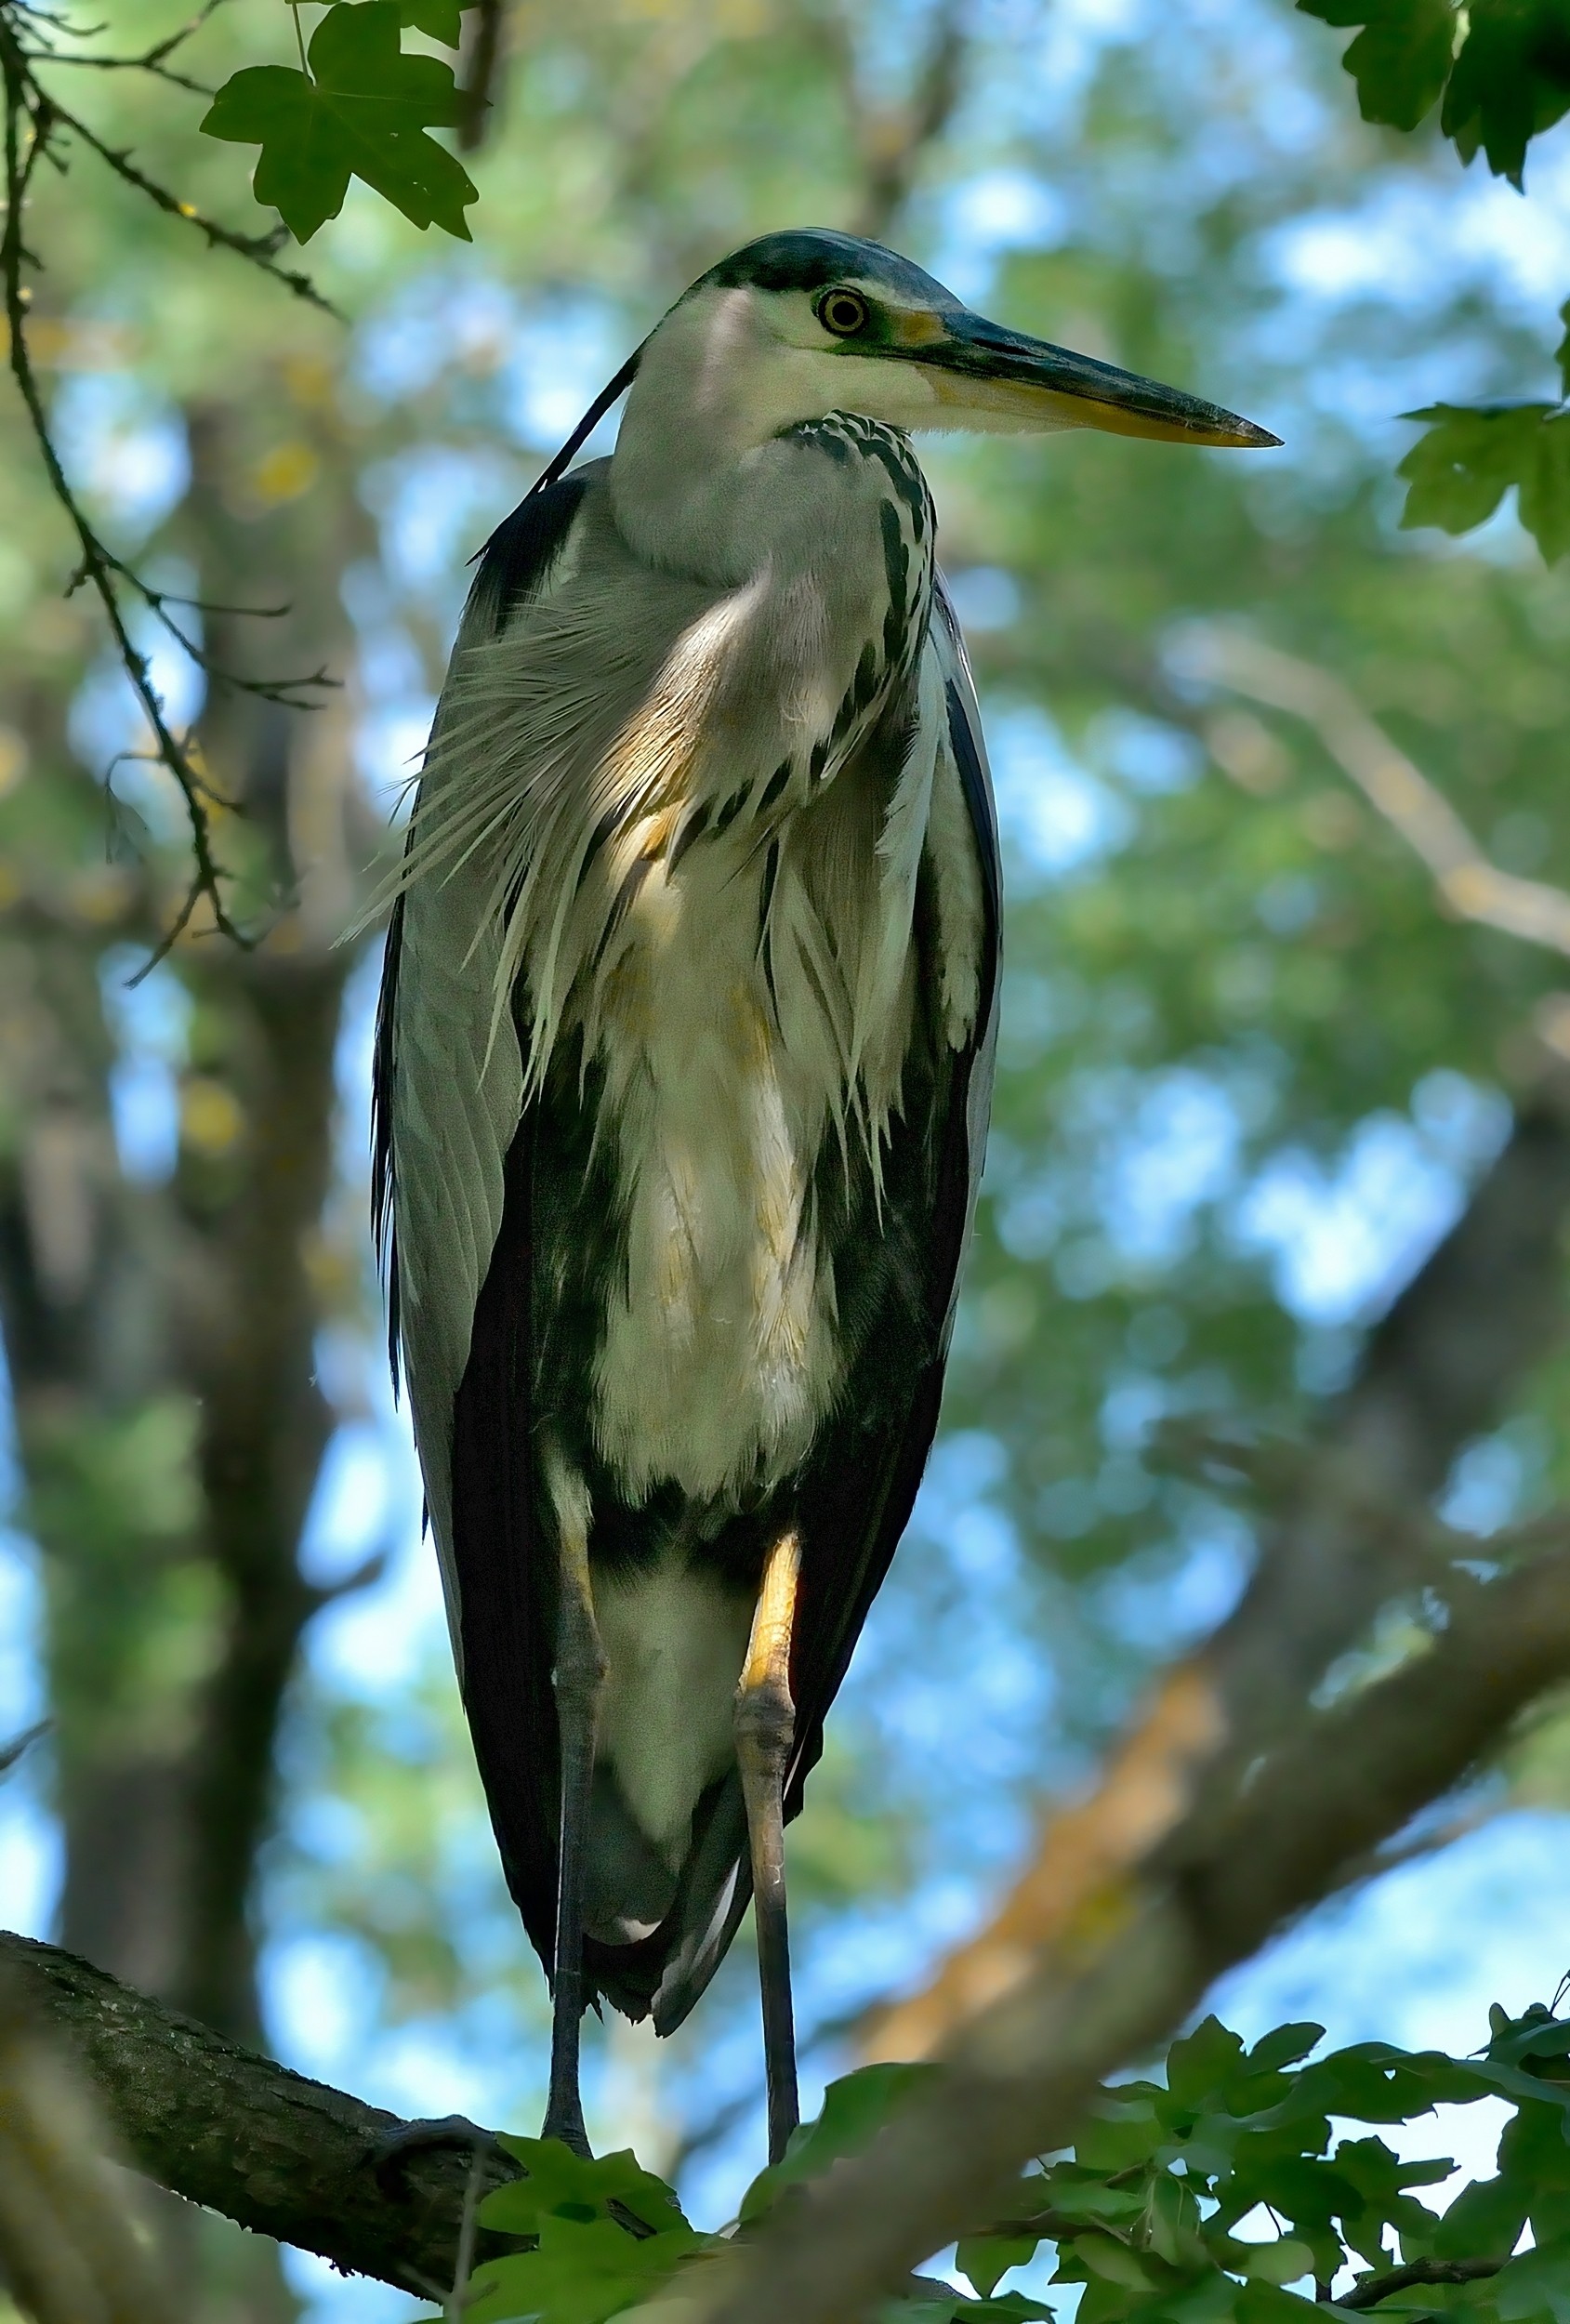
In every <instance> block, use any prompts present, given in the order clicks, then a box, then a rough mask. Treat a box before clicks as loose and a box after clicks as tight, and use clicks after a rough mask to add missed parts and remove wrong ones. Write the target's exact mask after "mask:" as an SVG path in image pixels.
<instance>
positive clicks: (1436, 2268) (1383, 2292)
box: [1331, 2260, 1505, 2309]
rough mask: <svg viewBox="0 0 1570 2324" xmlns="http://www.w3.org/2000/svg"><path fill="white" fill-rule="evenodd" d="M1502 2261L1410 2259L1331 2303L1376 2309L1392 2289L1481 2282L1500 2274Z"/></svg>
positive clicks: (1406, 2289)
mask: <svg viewBox="0 0 1570 2324" xmlns="http://www.w3.org/2000/svg"><path fill="white" fill-rule="evenodd" d="M1504 2265H1505V2262H1504V2261H1503V2260H1409V2261H1408V2262H1407V2264H1406V2265H1405V2267H1392V2268H1390V2269H1388V2270H1387V2271H1386V2273H1385V2274H1384V2275H1382V2276H1365V2277H1364V2278H1363V2279H1362V2281H1361V2282H1360V2283H1356V2284H1354V2285H1353V2286H1352V2290H1351V2291H1343V2292H1342V2293H1341V2295H1340V2297H1339V2299H1338V2300H1335V2301H1333V2302H1332V2303H1331V2305H1332V2306H1333V2307H1338V2308H1354V2309H1355V2308H1377V2307H1378V2306H1379V2302H1380V2301H1381V2300H1388V2299H1389V2298H1390V2296H1391V2293H1392V2291H1410V2290H1411V2288H1412V2287H1413V2285H1414V2284H1479V2283H1483V2282H1484V2281H1485V2280H1486V2279H1487V2278H1488V2277H1490V2276H1497V2274H1498V2273H1499V2270H1500V2269H1501V2268H1502V2267H1503V2266H1504Z"/></svg>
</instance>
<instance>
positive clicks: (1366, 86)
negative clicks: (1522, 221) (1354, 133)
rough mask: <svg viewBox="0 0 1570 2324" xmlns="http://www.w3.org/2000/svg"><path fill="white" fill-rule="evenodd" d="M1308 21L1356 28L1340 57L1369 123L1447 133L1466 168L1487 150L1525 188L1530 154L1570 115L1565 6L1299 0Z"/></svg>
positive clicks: (1482, 0)
mask: <svg viewBox="0 0 1570 2324" xmlns="http://www.w3.org/2000/svg"><path fill="white" fill-rule="evenodd" d="M1298 5H1299V7H1300V8H1301V9H1302V11H1303V13H1304V14H1305V15H1306V16H1316V17H1318V18H1320V19H1321V20H1323V21H1324V22H1325V23H1326V24H1337V25H1356V26H1357V27H1358V28H1359V29H1358V32H1357V36H1356V38H1355V39H1354V40H1353V41H1352V43H1351V45H1350V46H1349V47H1348V49H1347V52H1346V55H1345V57H1344V58H1343V59H1342V62H1343V63H1344V65H1345V67H1346V69H1347V71H1348V72H1349V73H1351V74H1352V79H1353V80H1354V81H1355V82H1356V84H1357V101H1358V106H1359V109H1360V111H1361V112H1362V114H1363V117H1364V119H1365V121H1376V122H1381V123H1383V124H1385V125H1387V126H1388V127H1391V128H1394V129H1415V128H1417V127H1418V124H1419V123H1420V122H1421V121H1423V120H1424V119H1425V118H1426V117H1427V115H1428V114H1429V113H1431V112H1432V110H1433V108H1434V106H1435V105H1436V104H1441V103H1442V111H1441V113H1440V127H1441V129H1442V131H1443V133H1444V135H1445V137H1447V138H1449V139H1451V141H1452V143H1453V144H1454V145H1455V147H1456V150H1457V152H1458V153H1459V154H1460V156H1461V159H1462V160H1463V161H1464V162H1470V161H1471V158H1472V156H1473V155H1474V154H1475V153H1478V152H1481V153H1482V154H1483V155H1484V159H1485V160H1486V162H1487V164H1488V166H1489V168H1490V169H1491V170H1492V171H1493V172H1494V174H1495V176H1496V177H1499V178H1509V179H1510V180H1511V184H1512V185H1515V186H1519V185H1520V184H1521V181H1522V174H1523V172H1524V169H1525V166H1526V148H1527V146H1528V145H1529V144H1530V143H1531V141H1532V139H1534V138H1535V137H1537V136H1539V135H1540V134H1541V133H1542V131H1543V130H1545V129H1550V128H1551V127H1552V126H1553V125H1554V123H1555V122H1556V121H1558V120H1559V119H1560V118H1561V116H1562V115H1563V113H1564V112H1566V111H1570V19H1567V18H1566V15H1565V12H1564V9H1563V7H1562V6H1561V5H1560V0H1471V6H1470V7H1457V6H1454V5H1453V4H1452V0H1298Z"/></svg>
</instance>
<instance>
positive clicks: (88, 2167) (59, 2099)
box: [0, 1964, 171, 2324]
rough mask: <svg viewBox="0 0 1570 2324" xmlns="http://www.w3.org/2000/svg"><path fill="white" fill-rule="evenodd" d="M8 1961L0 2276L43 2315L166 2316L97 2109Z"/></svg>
mask: <svg viewBox="0 0 1570 2324" xmlns="http://www.w3.org/2000/svg"><path fill="white" fill-rule="evenodd" d="M30 1998H31V1997H30V1992H29V1984H28V1981H27V1980H25V1979H24V1978H23V1977H21V1976H20V1975H18V1974H16V1973H15V1972H14V1971H13V1970H11V1969H9V1968H8V1967H6V1966H4V1965H3V1964H0V2285H5V2286H7V2287H8V2288H9V2289H10V2290H11V2291H14V2292H15V2294H16V2296H17V2298H18V2300H19V2301H20V2303H21V2305H22V2310H23V2312H24V2314H26V2315H28V2316H31V2317H36V2318H37V2324H165V2319H166V2318H167V2317H169V2315H170V2313H171V2311H170V2309H169V2305H168V2303H167V2300H166V2298H165V2291H164V2287H163V2285H162V2284H160V2283H159V2281H158V2280H157V2277H156V2273H155V2271H154V2269H153V2266H152V2262H151V2260H150V2258H149V2255H148V2251H147V2248H146V2237H145V2234H144V2233H143V2232H141V2231H140V2223H139V2221H138V2220H137V2219H136V2218H135V2217H134V2216H133V2214H132V2212H131V2208H130V2206H129V2204H128V2202H127V2201H126V2199H125V2189H124V2187H123V2186H122V2185H117V2184H116V2182H115V2179H114V2177H113V2175H112V2173H111V2172H110V2170H109V2169H108V2167H107V2165H106V2163H105V2160H104V2159H103V2157H102V2154H101V2152H100V2141H99V2136H98V2134H97V2133H98V2126H97V2123H96V2121H95V2119H94V2110H93V2108H92V2107H91V2106H89V2105H88V2103H87V2098H86V2093H85V2092H84V2091H83V2090H82V2088H81V2087H80V2086H79V2082H78V2079H77V2077H76V2076H75V2075H73V2073H71V2072H70V2071H69V2070H68V2069H67V2067H66V2065H65V2062H64V2061H63V2059H61V2058H60V2057H59V2055H58V2054H57V2053H56V2049H55V2045H54V2044H53V2043H52V2042H50V2041H49V2040H46V2037H45V2035H44V2034H43V2032H42V2030H41V2028H40V2027H39V2025H38V2023H37V2020H36V2016H35V2014H34V2013H33V2010H32V2009H31V2008H30V2007H29V2001H30Z"/></svg>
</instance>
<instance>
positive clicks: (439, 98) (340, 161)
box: [202, 0, 479, 242]
mask: <svg viewBox="0 0 1570 2324" xmlns="http://www.w3.org/2000/svg"><path fill="white" fill-rule="evenodd" d="M408 26H413V27H414V28H416V30H418V31H420V32H422V33H427V34H429V37H430V38H431V39H433V40H437V41H441V42H442V43H443V44H444V45H445V46H448V47H455V46H457V41H458V31H459V0H334V5H333V6H332V7H329V8H328V10H327V13H326V15H325V16H324V17H323V20H322V21H321V23H320V24H319V25H318V26H317V28H316V30H315V32H314V33H312V35H311V39H310V47H309V48H308V49H307V51H306V53H305V56H304V58H303V59H302V61H301V64H300V66H299V67H298V68H296V67H295V66H292V65H283V64H255V65H246V66H244V68H243V69H242V70H241V71H240V72H238V73H233V74H231V77H230V79H229V80H227V81H226V82H225V83H224V85H223V86H222V87H221V88H220V89H219V90H218V94H217V96H216V97H215V99H213V103H212V107H211V109H210V111H209V112H208V113H207V115H206V118H205V119H204V122H203V124H202V127H203V129H204V132H205V134H206V135H207V136H208V137H211V138H223V139H228V140H229V141H230V142H231V143H232V144H236V145H259V146H260V147H261V155H260V158H259V160H258V161H257V167H256V175H255V178H253V180H252V185H253V191H255V193H256V197H257V201H258V202H266V203H270V205H271V206H272V207H273V208H274V209H275V210H276V211H277V212H278V214H279V216H280V217H281V218H283V220H284V224H285V225H286V226H287V227H288V229H289V231H290V232H291V233H292V234H293V235H294V237H295V239H296V241H297V242H309V241H310V237H311V236H312V234H314V233H315V232H316V231H317V229H318V228H319V227H320V226H323V225H324V224H325V222H326V220H327V219H328V218H336V216H337V215H338V212H339V211H340V210H341V209H342V207H343V205H344V199H345V196H346V195H347V194H348V192H349V184H350V178H363V179H364V181H365V183H366V184H367V185H368V186H371V187H373V188H374V189H375V191H376V192H377V193H379V194H380V195H381V196H382V198H383V200H384V201H387V202H389V203H391V205H392V206H393V208H394V209H396V210H399V211H401V212H402V215H403V216H404V217H405V218H408V219H409V221H410V222H411V224H413V225H415V226H418V227H419V228H421V229H422V231H423V230H424V229H425V228H427V227H429V226H441V227H443V228H444V229H445V230H446V231H447V232H448V233H449V234H455V235H456V236H457V237H458V239H459V240H460V241H462V242H468V241H469V240H470V235H469V231H468V221H467V219H466V218H465V217H464V210H465V208H466V206H467V205H468V204H469V203H471V202H474V201H476V200H478V198H479V197H478V195H477V194H476V191H475V189H474V186H473V185H472V183H471V182H470V180H469V177H468V172H467V171H466V170H465V169H464V167H463V165H462V164H461V163H460V162H459V161H458V160H457V159H456V158H455V156H454V155H453V154H451V153H449V152H448V151H447V149H446V148H445V146H442V145H438V143H437V142H436V139H434V138H433V137H431V136H429V134H428V132H429V130H431V129H433V128H452V127H454V126H455V125H456V124H457V123H458V121H459V120H460V119H461V117H462V114H463V111H464V100H463V99H462V97H461V96H460V94H459V91H458V87H457V85H456V82H455V79H454V77H453V69H452V67H451V65H447V64H443V63H442V61H441V59H439V58H436V57H428V56H417V55H414V54H411V53H410V52H408V51H407V50H405V49H404V47H403V46H402V36H403V32H404V29H405V27H408Z"/></svg>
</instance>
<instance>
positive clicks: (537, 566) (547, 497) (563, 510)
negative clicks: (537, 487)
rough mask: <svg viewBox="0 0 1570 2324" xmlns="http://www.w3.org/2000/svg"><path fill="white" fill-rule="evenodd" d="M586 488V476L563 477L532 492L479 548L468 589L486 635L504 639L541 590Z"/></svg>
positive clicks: (471, 603)
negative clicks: (513, 618) (515, 617)
mask: <svg viewBox="0 0 1570 2324" xmlns="http://www.w3.org/2000/svg"><path fill="white" fill-rule="evenodd" d="M587 489H588V485H587V479H586V478H584V477H582V476H563V477H562V478H561V480H560V481H559V482H557V483H554V484H548V485H547V487H546V489H545V490H544V492H539V491H535V492H532V493H530V494H529V495H527V497H526V498H525V499H522V500H521V501H520V502H519V504H518V506H517V508H514V510H513V512H512V514H511V515H510V516H509V517H504V518H503V519H502V522H500V524H498V525H497V527H496V529H495V532H494V533H493V534H492V535H491V537H490V539H489V540H488V541H487V542H486V544H485V546H484V548H482V550H481V552H480V570H479V572H478V573H477V574H475V576H474V587H473V588H471V589H470V591H469V593H468V605H469V611H470V613H471V614H473V615H474V616H475V618H476V620H477V621H478V622H479V623H480V624H481V625H482V630H483V633H484V634H485V635H487V636H489V637H493V638H498V637H500V635H501V633H502V631H503V630H504V629H505V628H506V627H507V625H508V621H509V620H510V618H511V616H512V615H513V614H515V613H516V612H517V610H518V608H519V606H520V605H521V604H522V603H523V602H524V601H525V600H526V599H528V598H530V597H532V596H533V595H534V591H535V590H536V589H537V588H539V585H540V583H541V582H542V581H543V580H544V578H545V575H546V574H547V572H548V569H549V566H550V562H551V560H552V558H554V557H555V555H556V553H557V551H558V550H559V549H560V548H561V544H562V543H563V541H564V540H565V539H566V537H567V535H568V534H569V532H570V531H571V530H572V524H573V519H574V517H575V516H576V515H577V513H578V504H579V503H580V501H581V500H582V499H583V496H584V494H585V493H586V492H587Z"/></svg>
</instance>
